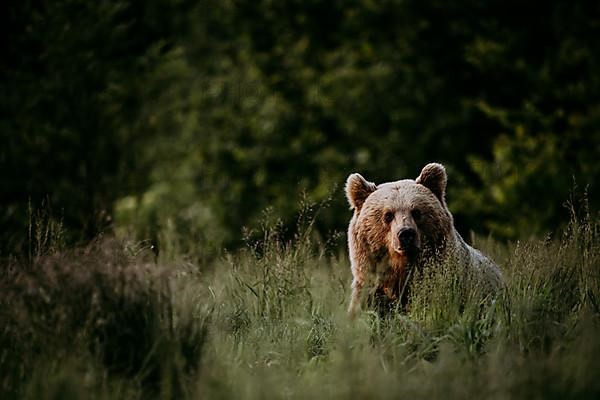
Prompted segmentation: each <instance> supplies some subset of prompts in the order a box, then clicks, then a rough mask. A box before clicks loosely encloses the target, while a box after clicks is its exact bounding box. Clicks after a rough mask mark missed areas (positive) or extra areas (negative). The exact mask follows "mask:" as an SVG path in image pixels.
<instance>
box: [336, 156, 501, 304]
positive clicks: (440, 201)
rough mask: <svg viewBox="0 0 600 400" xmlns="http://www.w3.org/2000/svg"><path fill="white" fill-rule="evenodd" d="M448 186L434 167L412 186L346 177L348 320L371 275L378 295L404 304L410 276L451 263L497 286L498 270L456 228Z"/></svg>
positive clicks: (408, 182)
mask: <svg viewBox="0 0 600 400" xmlns="http://www.w3.org/2000/svg"><path fill="white" fill-rule="evenodd" d="M446 183H447V175H446V170H445V168H444V166H442V165H441V164H437V163H432V164H428V165H426V166H425V167H424V168H423V170H422V171H421V174H420V175H419V176H418V177H417V179H416V180H412V179H404V180H399V181H396V182H389V183H382V184H380V185H375V184H374V183H372V182H369V181H367V180H366V179H365V178H363V177H362V176H361V175H360V174H356V173H355V174H352V175H350V176H349V177H348V180H347V181H346V196H347V198H348V202H349V203H350V206H351V208H352V209H353V210H354V215H353V216H352V219H351V220H350V226H349V227H348V250H349V254H350V261H351V263H352V274H353V277H354V279H353V282H352V296H351V299H350V306H349V309H348V312H349V313H350V314H351V315H352V314H354V313H355V312H356V311H358V310H359V309H360V302H361V294H362V290H363V288H364V287H365V284H366V283H367V281H368V280H369V277H371V276H373V275H375V281H376V282H375V294H376V295H378V296H379V297H383V298H385V299H386V300H388V301H390V302H396V301H398V300H401V301H402V302H405V301H406V298H405V295H406V293H407V291H406V290H405V289H406V284H407V276H408V273H409V271H410V270H411V269H412V268H413V267H416V266H419V265H422V264H423V263H431V262H432V261H433V262H437V261H439V262H442V261H445V260H450V259H452V260H454V261H456V262H457V264H459V265H465V266H467V267H469V268H471V269H473V270H477V271H482V272H484V275H485V276H486V277H487V278H486V279H488V280H489V281H490V282H491V283H492V284H493V285H494V286H497V285H498V283H499V282H500V281H501V275H500V271H499V269H498V267H497V266H496V265H495V264H494V263H493V262H492V261H491V260H489V259H488V258H486V257H485V256H483V255H482V254H481V253H479V252H478V251H477V250H475V249H473V248H472V247H470V246H469V245H467V244H466V243H465V242H464V240H463V239H462V238H461V237H460V235H459V234H458V232H457V231H456V229H455V228H454V222H453V219H452V214H451V213H450V211H449V210H448V207H447V206H446V200H445V193H446Z"/></svg>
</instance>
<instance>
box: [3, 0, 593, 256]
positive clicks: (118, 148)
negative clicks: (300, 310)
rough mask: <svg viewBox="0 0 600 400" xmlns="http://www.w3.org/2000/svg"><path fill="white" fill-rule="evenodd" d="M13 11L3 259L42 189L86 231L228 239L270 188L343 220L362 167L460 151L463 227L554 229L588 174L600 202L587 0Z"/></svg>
mask: <svg viewBox="0 0 600 400" xmlns="http://www.w3.org/2000/svg"><path fill="white" fill-rule="evenodd" d="M7 8H8V9H9V10H10V12H6V13H2V17H1V18H2V26H3V28H4V30H5V31H6V35H5V42H6V44H7V46H5V48H4V50H3V57H2V62H0V74H1V76H2V79H1V80H0V89H1V92H2V93H3V95H2V97H1V98H0V110H1V111H2V115H3V118H2V119H1V120H0V141H1V142H2V144H3V145H2V147H1V149H0V170H2V176H1V177H0V179H1V181H0V183H1V185H0V190H1V192H0V223H2V226H3V228H4V229H2V232H1V233H0V235H1V237H0V238H1V243H2V245H1V249H0V251H1V252H2V255H3V256H6V255H9V254H25V253H26V252H27V244H28V236H27V226H28V217H27V216H28V211H27V208H28V203H29V202H31V204H33V208H36V207H39V206H40V205H41V204H42V202H45V203H47V204H50V205H51V206H52V208H53V209H54V211H55V217H56V218H57V219H58V220H61V221H62V223H63V226H64V227H65V236H64V240H65V242H66V243H73V242H78V241H79V240H80V239H84V240H87V239H89V238H91V237H94V235H95V234H96V233H98V232H99V231H106V230H110V229H111V228H116V230H118V231H120V232H122V231H124V230H127V229H130V228H132V227H133V230H132V231H130V232H132V233H134V234H135V235H137V238H138V239H140V240H141V239H152V240H154V241H158V240H159V239H160V238H158V236H157V235H158V233H159V232H163V231H164V229H165V228H166V227H168V226H172V232H174V233H173V234H174V235H175V234H177V235H179V236H182V237H183V236H186V235H191V236H194V237H195V240H196V242H198V243H200V246H202V247H203V248H212V249H213V250H212V252H213V253H215V252H219V251H220V249H221V248H222V247H223V246H226V247H228V248H234V247H237V246H239V245H240V244H241V243H242V240H241V232H242V228H243V227H248V228H251V229H252V228H256V227H257V226H258V224H259V223H260V219H261V215H262V214H261V213H262V211H263V210H264V209H265V208H267V207H270V208H271V209H272V210H273V212H274V213H275V214H276V215H277V216H279V217H280V218H282V220H283V221H284V222H285V224H286V225H288V226H291V224H292V222H293V221H294V220H295V219H296V217H297V214H298V213H299V210H298V208H297V204H298V200H299V199H300V198H303V196H305V197H306V198H307V199H308V201H310V202H313V203H320V202H322V201H325V200H326V199H329V198H332V199H333V200H332V202H331V207H329V208H328V209H327V210H324V211H323V212H322V213H321V216H320V218H319V220H318V222H317V230H318V231H319V232H320V233H321V234H327V233H328V232H329V231H335V230H342V229H343V227H344V226H345V224H346V222H347V219H348V215H347V213H346V211H345V209H346V205H345V203H344V200H343V196H342V195H341V190H340V189H341V186H342V184H343V182H344V179H345V178H346V176H347V175H348V174H349V173H350V172H353V171H360V172H361V173H363V174H364V175H365V176H367V177H368V178H370V179H372V180H374V181H376V182H381V181H384V180H392V179H396V178H404V177H413V178H414V177H415V176H416V175H417V174H418V172H419V169H420V168H421V167H422V166H423V165H424V164H425V163H427V162H429V161H441V162H444V163H445V164H446V165H447V167H448V168H449V170H450V186H449V201H450V204H451V208H452V209H453V210H454V211H455V216H456V220H457V222H458V224H459V228H460V229H461V230H463V231H464V230H465V228H467V227H468V228H469V229H473V230H475V231H476V232H486V233H488V232H491V233H493V234H494V235H496V236H497V237H502V238H522V237H527V236H529V235H543V234H545V233H546V232H547V231H549V230H554V229H556V228H557V227H559V226H561V225H564V224H565V222H566V218H565V213H564V212H563V211H562V207H561V206H562V204H563V203H564V202H565V201H566V200H567V199H569V191H570V189H571V188H572V186H573V181H575V182H576V183H577V185H578V186H579V187H582V188H588V191H589V194H590V196H589V198H590V199H591V202H592V203H591V204H590V206H591V209H592V211H593V212H596V211H597V209H598V199H599V198H600V196H599V195H598V188H597V186H598V185H597V182H598V176H599V174H600V169H599V167H598V163H597V162H596V158H597V154H598V151H599V149H598V146H599V141H598V137H599V136H598V135H597V131H598V126H599V125H598V123H599V121H600V120H599V118H598V116H599V112H598V110H599V109H600V108H599V106H598V97H597V95H596V94H597V93H598V91H599V89H600V88H599V85H600V80H599V78H598V77H599V76H600V74H598V65H599V64H598V55H599V54H600V49H599V48H598V41H597V40H595V38H596V37H597V36H598V35H599V32H598V27H597V24H595V22H594V21H595V20H596V19H597V17H598V15H597V9H596V8H595V7H594V6H592V5H589V4H587V3H585V2H575V3H573V4H570V5H569V6H566V5H564V4H562V3H558V2H554V3H551V4H544V6H543V7H537V6H535V5H532V4H528V5H525V6H524V5H522V4H518V5H516V4H515V5H508V4H506V3H505V2H491V3H485V4H484V3H481V2H479V1H474V0H465V1H461V2H446V1H433V2H427V3H423V2H419V1H412V0H410V1H395V0H390V1H384V2H378V3H373V2H371V1H354V2H340V1H333V2H317V1H302V2H300V1H295V0H294V1H285V2H274V1H259V2H256V1H246V0H240V1H225V2H223V1H213V0H202V1H200V2H191V1H187V0H169V1H156V0H150V1H144V2H141V1H138V0H128V1H120V2H112V1H108V2H101V3H89V2H82V1H80V0H59V1H54V2H52V4H47V5H38V4H35V3H33V2H27V1H25V2H9V4H8V5H7ZM515 10H520V11H519V12H515ZM509 11H510V12H509ZM527 11H531V12H530V13H527ZM526 15H528V16H527V17H526ZM573 178H574V179H573ZM185 243H186V241H185V240H184V241H180V242H179V244H178V246H180V247H181V246H183V245H184V244H185ZM182 251H184V252H189V253H190V254H191V253H193V249H191V248H190V249H182ZM175 252H177V251H175ZM192 257H193V254H192Z"/></svg>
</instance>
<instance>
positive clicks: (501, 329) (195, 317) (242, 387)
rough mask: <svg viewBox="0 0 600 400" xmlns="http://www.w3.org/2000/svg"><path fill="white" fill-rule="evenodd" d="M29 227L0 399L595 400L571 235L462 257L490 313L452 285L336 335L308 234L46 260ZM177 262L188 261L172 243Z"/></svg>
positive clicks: (330, 292) (342, 268) (321, 249)
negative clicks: (486, 284)
mask: <svg viewBox="0 0 600 400" xmlns="http://www.w3.org/2000/svg"><path fill="white" fill-rule="evenodd" d="M46 225H47V226H45V227H44V226H37V227H34V229H33V230H34V231H35V232H36V234H32V235H31V240H32V243H31V251H30V257H29V259H27V260H16V259H8V260H5V261H3V265H2V276H1V280H0V372H1V375H0V398H2V399H36V400H37V399H57V400H58V399H61V400H70V399H202V398H208V399H211V398H225V399H238V398H247V399H253V398H256V399H278V398H282V399H288V398H307V399H320V398H340V399H343V398H353V399H354V398H390V399H391V398H424V399H429V398H444V399H454V398H456V399H459V398H460V399H465V398H474V399H476V398H497V399H505V398H511V399H512V398H523V399H535V398H557V399H558V398H560V399H563V398H598V396H600V269H599V266H600V264H599V261H600V238H599V233H600V232H599V229H598V228H599V225H598V223H597V221H594V220H591V221H590V220H586V219H584V220H575V219H574V220H573V221H572V222H571V224H570V225H569V227H568V228H566V229H565V230H564V232H562V233H561V234H557V235H555V236H552V237H548V238H546V239H544V240H534V239H532V240H529V241H521V242H516V243H509V244H501V243H499V242H496V241H494V240H492V239H481V238H480V239H476V240H475V245H476V246H477V247H478V248H480V249H482V250H483V251H484V252H486V253H487V254H489V255H490V256H491V257H493V258H494V259H495V260H496V261H497V262H498V263H499V264H500V266H501V268H502V271H503V274H504V277H505V280H506V290H504V291H503V292H502V293H501V294H500V295H499V296H498V297H497V298H496V299H495V301H493V302H481V301H480V300H478V299H477V298H476V296H469V295H468V294H467V296H464V295H461V290H460V287H459V286H460V285H459V284H457V281H456V279H454V278H455V277H453V275H452V271H449V270H447V269H443V268H440V269H439V270H435V271H434V273H432V274H427V275H423V276H421V278H420V279H418V280H416V281H415V284H414V289H413V293H412V300H411V307H410V308H409V309H408V310H407V311H406V312H396V313H394V312H392V313H390V314H388V315H385V316H383V317H382V316H378V315H376V314H374V313H372V312H368V311H365V312H363V313H362V314H361V315H360V316H358V318H356V319H355V320H349V319H348V317H347V315H346V307H347V302H348V297H349V289H350V287H349V286H350V282H351V273H350V269H349V262H348V259H347V255H346V253H345V250H344V249H340V250H333V249H334V248H335V247H331V246H328V245H327V243H326V242H323V241H320V240H318V238H317V237H316V235H313V234H312V233H311V232H312V231H311V229H310V226H309V227H308V228H306V229H303V230H302V232H303V233H302V234H299V235H297V236H296V237H294V238H293V239H292V240H283V239H281V237H280V235H278V229H275V228H273V229H265V232H264V237H263V239H262V240H260V241H258V242H252V243H250V244H248V245H247V246H246V247H245V248H244V249H242V250H240V251H237V252H235V253H232V254H224V255H222V256H220V257H203V256H202V254H201V253H202V252H201V246H198V250H197V252H196V253H194V252H186V253H185V254H183V253H179V252H178V251H177V249H178V248H179V247H178V246H176V245H175V243H176V242H178V241H181V240H185V238H174V237H164V238H163V239H164V240H163V249H162V251H161V253H160V254H158V256H156V255H155V254H154V253H153V252H152V250H151V248H150V245H149V244H148V243H146V242H132V241H127V240H125V239H123V238H120V239H118V238H111V237H99V238H98V239H96V240H95V241H93V242H92V243H90V244H88V245H86V246H83V247H79V248H76V249H61V248H60V245H59V244H57V241H58V240H59V239H60V226H56V224H54V225H52V224H50V223H48V224H46ZM188 245H189V246H188V247H189V248H192V249H193V248H194V246H193V244H189V243H188Z"/></svg>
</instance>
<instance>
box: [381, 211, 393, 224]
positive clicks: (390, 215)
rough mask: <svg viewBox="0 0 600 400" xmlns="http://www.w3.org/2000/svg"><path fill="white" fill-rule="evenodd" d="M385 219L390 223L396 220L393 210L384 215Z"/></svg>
mask: <svg viewBox="0 0 600 400" xmlns="http://www.w3.org/2000/svg"><path fill="white" fill-rule="evenodd" d="M383 220H384V221H385V223H386V224H389V223H390V222H392V221H393V220H394V213H393V212H391V211H388V212H386V213H385V214H384V215H383Z"/></svg>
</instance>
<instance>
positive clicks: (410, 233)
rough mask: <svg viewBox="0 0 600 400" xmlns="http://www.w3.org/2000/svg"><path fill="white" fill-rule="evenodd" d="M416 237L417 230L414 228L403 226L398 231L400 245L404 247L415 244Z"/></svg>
mask: <svg viewBox="0 0 600 400" xmlns="http://www.w3.org/2000/svg"><path fill="white" fill-rule="evenodd" d="M416 238H417V231H416V230H414V229H413V228H402V229H400V231H399V232H398V239H400V245H401V246H402V247H404V248H406V247H410V246H412V245H414V244H415V239H416Z"/></svg>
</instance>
